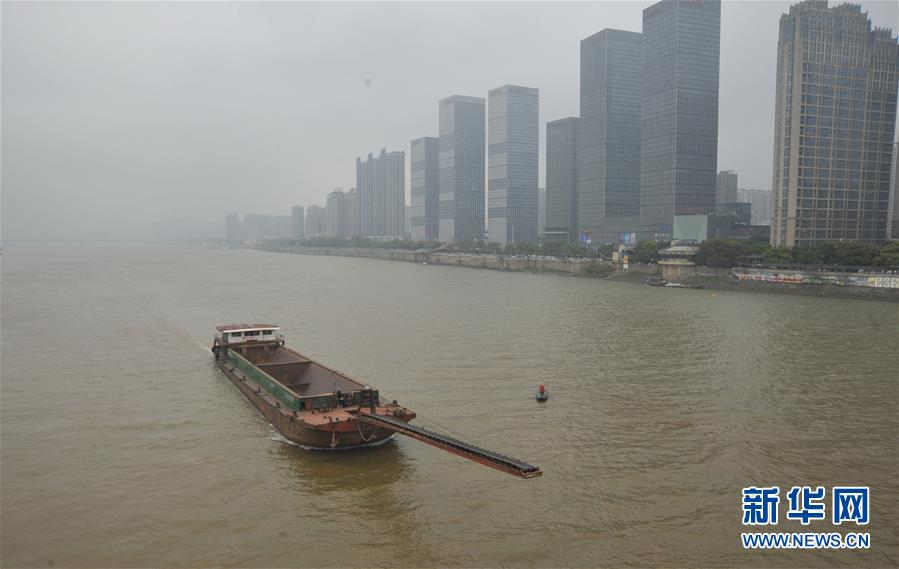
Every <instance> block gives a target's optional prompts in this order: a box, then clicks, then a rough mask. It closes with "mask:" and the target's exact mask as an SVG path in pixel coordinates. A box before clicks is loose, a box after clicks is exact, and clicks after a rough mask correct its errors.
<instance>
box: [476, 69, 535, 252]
mask: <svg viewBox="0 0 899 569" xmlns="http://www.w3.org/2000/svg"><path fill="white" fill-rule="evenodd" d="M539 97H540V95H539V92H538V90H537V89H534V88H533V87H521V86H518V85H503V86H502V87H497V88H496V89H491V90H490V91H489V92H488V94H487V124H488V128H487V137H488V139H487V142H488V146H487V235H488V239H489V240H490V241H491V242H494V243H499V244H500V245H507V244H509V243H521V242H530V243H537V242H538V240H539V237H538V234H537V169H538V154H539V146H538V145H539V138H540V134H539V130H540V129H539V122H538V109H539Z"/></svg>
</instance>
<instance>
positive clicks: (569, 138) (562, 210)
mask: <svg viewBox="0 0 899 569" xmlns="http://www.w3.org/2000/svg"><path fill="white" fill-rule="evenodd" d="M578 124H579V119H578V118H577V117H568V118H564V119H559V120H555V121H550V122H548V123H546V222H545V227H544V234H543V236H544V240H546V241H567V242H569V243H577V242H578V152H579V150H578V149H579V146H580V129H579V128H578Z"/></svg>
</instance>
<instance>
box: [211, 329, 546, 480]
mask: <svg viewBox="0 0 899 569" xmlns="http://www.w3.org/2000/svg"><path fill="white" fill-rule="evenodd" d="M212 353H213V355H214V357H215V362H216V365H217V366H218V367H219V369H220V370H221V371H222V373H224V374H225V376H226V377H228V379H229V380H231V383H233V384H234V385H235V386H236V387H237V388H238V389H239V390H240V392H241V393H242V394H243V395H244V397H246V398H247V399H248V400H249V401H250V402H251V403H253V405H255V406H256V408H257V409H259V411H260V412H261V413H262V414H263V415H264V416H265V417H266V418H267V419H268V420H269V422H270V423H271V424H272V425H273V426H274V427H275V428H276V429H277V430H278V431H279V432H280V433H281V434H282V435H283V436H284V437H285V438H287V439H288V440H289V441H291V442H294V443H296V444H298V445H300V446H303V447H306V448H311V449H349V448H358V447H362V446H371V445H377V444H380V443H383V442H384V441H386V440H387V439H389V438H390V437H393V436H394V435H396V434H397V433H399V434H402V435H405V436H408V437H411V438H414V439H416V440H419V441H421V442H424V443H426V444H429V445H431V446H434V447H437V448H440V449H442V450H445V451H447V452H450V453H452V454H455V455H457V456H461V457H463V458H467V459H469V460H473V461H475V462H478V463H480V464H484V465H485V466H490V467H491V468H495V469H497V470H501V471H504V472H507V473H509V474H514V475H516V476H519V477H521V478H533V477H535V476H540V475H542V474H543V472H542V471H541V470H540V469H539V468H538V467H536V466H532V465H530V464H528V463H526V462H523V461H520V460H518V459H514V458H511V457H508V456H505V455H502V454H499V453H496V452H494V451H490V450H487V449H484V448H480V447H477V446H474V445H471V444H469V443H466V442H464V441H461V440H458V439H455V438H452V437H448V436H446V435H443V434H441V433H437V432H435V431H431V430H429V429H425V428H423V427H421V426H419V425H414V424H412V423H410V421H411V420H412V419H414V418H415V416H416V415H415V413H414V412H413V411H410V410H409V409H407V408H405V407H403V406H402V405H400V404H399V403H397V402H396V401H395V400H394V401H384V400H382V399H381V397H380V394H379V392H378V390H377V389H373V388H372V387H370V386H368V385H365V384H363V383H361V382H359V381H356V380H355V379H352V378H351V377H349V376H347V375H346V374H343V373H341V372H339V371H336V370H333V369H331V368H329V367H327V366H324V365H322V364H320V363H318V362H316V361H314V360H312V359H311V358H308V357H306V356H304V355H302V354H300V353H299V352H296V351H294V350H292V349H290V348H288V347H286V346H285V345H284V337H283V336H282V335H281V331H280V328H279V327H278V326H277V325H275V324H228V325H224V326H217V327H216V335H215V338H214V339H213V343H212Z"/></svg>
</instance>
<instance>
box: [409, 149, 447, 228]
mask: <svg viewBox="0 0 899 569" xmlns="http://www.w3.org/2000/svg"><path fill="white" fill-rule="evenodd" d="M409 160H410V162H411V164H410V173H411V178H412V180H411V182H412V209H411V216H410V217H411V225H412V227H411V230H412V239H414V240H415V241H424V240H432V239H433V240H436V239H439V231H440V220H439V217H438V212H439V207H440V140H439V139H438V138H437V137H433V136H425V137H422V138H416V139H415V140H413V141H412V148H411V151H410V152H409Z"/></svg>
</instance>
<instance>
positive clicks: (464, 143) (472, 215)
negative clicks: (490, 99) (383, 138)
mask: <svg viewBox="0 0 899 569" xmlns="http://www.w3.org/2000/svg"><path fill="white" fill-rule="evenodd" d="M484 110H485V103H484V99H483V98H482V97H464V96H462V95H453V96H451V97H447V98H446V99H441V100H440V103H439V111H440V142H439V145H440V151H439V153H440V193H439V196H440V204H439V206H438V217H439V234H440V240H441V241H444V242H447V243H457V242H461V241H469V240H475V239H483V238H484Z"/></svg>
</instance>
